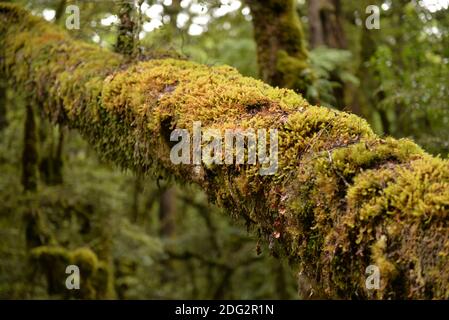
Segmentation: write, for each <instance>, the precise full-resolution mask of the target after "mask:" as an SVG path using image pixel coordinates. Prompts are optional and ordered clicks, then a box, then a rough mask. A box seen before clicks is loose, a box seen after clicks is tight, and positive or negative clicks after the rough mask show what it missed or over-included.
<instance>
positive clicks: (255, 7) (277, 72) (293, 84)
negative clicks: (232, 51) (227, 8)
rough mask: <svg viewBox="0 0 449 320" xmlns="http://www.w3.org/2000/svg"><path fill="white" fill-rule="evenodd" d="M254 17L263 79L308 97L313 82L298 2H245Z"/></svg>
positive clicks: (281, 0)
mask: <svg viewBox="0 0 449 320" xmlns="http://www.w3.org/2000/svg"><path fill="white" fill-rule="evenodd" d="M245 2H246V3H247V4H248V6H249V8H250V10H251V16H252V18H253V19H252V23H253V30H254V39H255V41H256V45H257V62H258V66H259V74H260V77H261V79H262V80H263V81H264V82H266V83H269V84H271V85H272V86H278V87H282V88H289V89H293V90H295V91H297V92H300V93H302V94H303V95H305V94H306V93H307V87H308V85H310V84H311V82H312V81H313V76H312V74H311V71H310V69H309V62H308V51H307V48H306V42H307V41H306V39H305V36H304V32H303V29H302V25H301V22H300V21H299V17H298V14H297V13H296V1H295V0H268V1H257V0H246V1H245Z"/></svg>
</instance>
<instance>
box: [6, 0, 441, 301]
mask: <svg viewBox="0 0 449 320" xmlns="http://www.w3.org/2000/svg"><path fill="white" fill-rule="evenodd" d="M0 43H1V51H0V64H1V65H0V70H1V73H2V75H3V76H4V77H6V78H7V79H8V80H9V81H10V82H11V84H12V85H13V86H14V87H15V88H17V90H25V91H26V92H27V93H28V98H29V99H30V101H36V102H37V103H38V104H37V105H39V106H42V108H43V109H44V110H43V111H44V112H45V113H47V114H48V116H49V117H50V118H51V119H53V120H54V121H56V122H58V123H60V124H63V125H67V126H69V127H71V128H75V129H77V130H79V132H81V134H82V135H83V136H84V137H85V138H86V139H87V140H88V141H89V142H90V143H91V144H92V145H93V146H94V147H95V148H96V149H97V150H98V151H99V154H100V155H101V156H102V157H104V158H107V159H110V160H112V161H114V162H115V163H117V164H119V165H120V166H123V167H127V168H131V169H134V170H138V171H139V172H148V171H150V170H156V171H157V172H158V173H161V172H163V173H164V174H167V175H170V176H172V177H175V178H176V179H179V180H181V181H183V182H193V183H196V184H198V185H199V186H201V187H202V188H203V189H204V190H205V191H206V192H207V194H208V195H209V198H210V200H211V201H212V202H214V203H217V204H218V205H220V206H222V207H225V208H227V209H229V211H230V212H232V213H233V214H234V215H236V216H240V217H243V218H245V219H246V220H247V221H248V224H250V225H251V227H252V228H255V229H258V230H260V233H261V234H262V235H263V236H264V237H265V238H266V239H267V241H269V242H270V247H271V248H272V250H273V252H275V253H277V254H280V255H283V256H287V257H288V258H290V259H291V260H292V261H296V262H298V267H299V270H300V274H301V277H302V278H301V283H302V284H304V283H307V285H306V287H307V288H309V285H310V286H311V287H310V290H311V291H310V293H311V294H312V297H338V298H383V299H386V298H449V228H448V222H449V219H448V214H449V166H448V164H449V162H448V161H447V160H442V159H440V158H438V157H432V156H430V155H428V154H427V153H425V152H424V151H423V150H422V149H421V148H420V147H418V146H417V145H416V144H415V143H413V142H412V141H410V140H406V139H401V140H395V139H392V138H382V137H378V136H377V135H375V134H374V133H373V131H372V130H371V128H370V127H369V125H368V124H367V123H366V121H365V120H363V119H361V118H359V117H357V116H355V115H352V114H348V113H344V112H338V111H335V110H331V109H327V108H323V107H317V106H312V105H310V104H309V103H307V102H306V101H305V100H304V99H303V98H302V97H301V96H299V95H297V94H296V93H294V92H293V91H291V90H286V89H278V88H273V87H270V86H269V85H267V84H264V83H263V82H261V81H258V80H255V79H251V78H247V77H243V76H241V75H240V74H239V73H238V72H237V71H236V70H235V69H233V68H231V67H227V66H220V67H209V66H205V65H200V64H197V63H193V62H189V61H183V60H175V59H149V60H147V61H130V60H129V58H126V57H124V56H121V55H119V54H117V53H113V52H109V51H106V50H103V49H99V48H97V47H95V46H92V45H88V44H85V43H82V42H78V41H75V40H73V39H71V38H70V37H69V35H68V34H67V33H66V32H64V31H62V30H60V29H58V28H56V27H55V26H53V25H51V24H49V23H46V22H45V21H43V20H41V19H39V18H36V17H33V16H30V15H29V14H28V13H27V12H26V11H24V10H22V9H20V8H18V7H16V6H11V5H7V4H1V5H0ZM193 121H201V122H202V126H203V127H204V128H216V129H221V130H223V129H226V128H242V129H245V128H277V129H278V132H279V168H278V170H277V173H276V174H275V175H269V176H261V175H259V168H258V166H257V165H238V166H237V165H220V166H218V165H212V166H195V165H185V164H183V165H174V164H173V163H172V162H171V161H170V156H169V154H170V148H171V145H170V141H169V135H170V132H171V130H173V129H175V128H185V129H189V130H190V129H191V128H192V122H193ZM368 265H376V266H378V267H379V269H380V276H381V280H380V288H379V289H378V290H368V289H367V288H366V286H365V281H366V277H367V274H365V271H366V268H367V266H368ZM304 279H307V280H306V281H303V280H304Z"/></svg>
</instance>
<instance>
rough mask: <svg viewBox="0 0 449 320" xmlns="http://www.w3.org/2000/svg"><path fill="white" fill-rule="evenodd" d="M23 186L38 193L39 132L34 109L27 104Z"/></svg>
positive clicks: (25, 189)
mask: <svg viewBox="0 0 449 320" xmlns="http://www.w3.org/2000/svg"><path fill="white" fill-rule="evenodd" d="M23 135H24V136H23V153H22V186H23V190H24V191H36V189H37V173H38V170H37V168H38V154H37V132H36V119H35V117H34V110H33V107H32V106H31V105H30V104H29V103H27V105H26V114H25V125H24V132H23Z"/></svg>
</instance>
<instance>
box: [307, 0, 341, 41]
mask: <svg viewBox="0 0 449 320" xmlns="http://www.w3.org/2000/svg"><path fill="white" fill-rule="evenodd" d="M308 17H309V26H310V47H311V48H316V47H319V46H327V47H329V48H336V49H346V48H347V40H346V35H345V32H344V29H343V22H342V21H341V17H342V12H341V1H340V0H308Z"/></svg>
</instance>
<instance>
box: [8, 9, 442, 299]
mask: <svg viewBox="0 0 449 320" xmlns="http://www.w3.org/2000/svg"><path fill="white" fill-rule="evenodd" d="M194 121H201V123H202V124H203V125H204V127H208V128H219V129H221V130H224V129H229V128H231V129H232V128H237V127H241V128H266V129H268V128H277V129H278V130H279V165H278V166H279V168H278V169H277V172H276V174H274V175H270V176H260V175H259V174H258V168H259V165H257V166H256V167H257V170H256V169H254V166H251V165H249V164H243V165H223V166H220V165H200V166H195V165H190V164H182V165H175V164H173V163H172V162H170V156H169V155H170V148H171V147H172V146H173V140H170V132H171V131H172V130H174V129H175V128H185V129H188V130H190V129H191V128H192V123H193V122H194ZM448 137H449V1H447V0H421V1H417V0H412V1H409V0H385V1H378V0H357V1H356V0H353V1H351V0H267V1H256V0H241V1H239V0H213V1H201V0H135V1H122V0H118V1H112V0H111V1H106V0H97V1H95V0H85V1H81V0H78V1H70V0H32V1H25V0H17V1H1V2H0V240H1V243H0V298H1V299H321V298H343V299H422V298H425V299H429V298H430V299H432V298H434V299H449V166H448V164H449V162H448V159H447V158H448V156H449V140H448ZM68 265H76V266H78V267H79V270H80V272H81V273H80V275H79V279H75V280H80V289H79V290H68V288H67V287H66V279H67V277H68V276H69V274H68V273H67V272H66V267H67V266H68ZM369 265H374V266H376V268H378V270H380V279H381V280H380V287H378V288H375V289H374V290H373V289H372V288H367V287H366V283H365V280H366V278H367V276H368V275H367V274H366V270H367V269H366V268H367V267H368V266H369Z"/></svg>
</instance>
